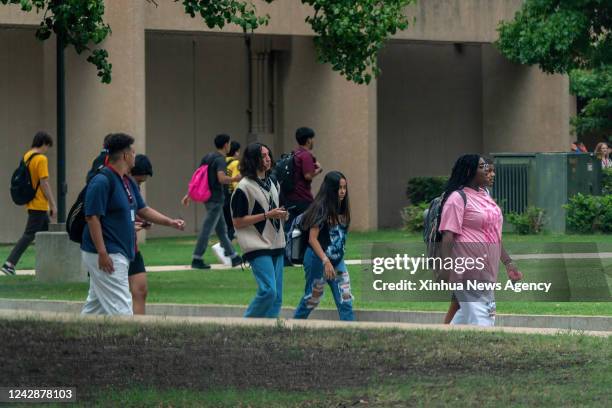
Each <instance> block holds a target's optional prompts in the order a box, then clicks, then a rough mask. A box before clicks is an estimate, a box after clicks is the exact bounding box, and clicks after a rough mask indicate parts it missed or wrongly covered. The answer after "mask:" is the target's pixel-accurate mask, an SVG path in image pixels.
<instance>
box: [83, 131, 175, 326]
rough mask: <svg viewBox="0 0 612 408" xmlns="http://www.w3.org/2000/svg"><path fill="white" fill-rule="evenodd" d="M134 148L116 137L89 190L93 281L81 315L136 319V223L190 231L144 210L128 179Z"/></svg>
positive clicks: (87, 253)
mask: <svg viewBox="0 0 612 408" xmlns="http://www.w3.org/2000/svg"><path fill="white" fill-rule="evenodd" d="M133 144H134V138H132V137H131V136H129V135H126V134H124V133H115V134H112V135H111V136H110V137H109V138H108V139H107V140H106V143H105V148H106V149H107V150H108V165H107V166H106V167H104V168H103V169H101V170H100V171H99V172H98V173H97V174H96V175H95V176H94V177H93V178H92V179H91V181H90V182H89V183H88V184H87V187H86V193H85V194H84V202H83V208H84V210H83V212H82V213H83V215H84V217H85V220H86V221H87V224H86V225H85V228H84V229H83V232H82V240H81V241H82V242H81V256H82V259H83V263H84V264H85V266H86V267H87V270H88V272H89V276H90V280H89V293H88V294H87V300H86V301H85V304H84V305H83V309H82V311H81V314H107V315H128V316H131V315H133V310H132V296H131V294H130V289H129V278H128V270H129V266H130V263H131V262H132V261H133V260H134V259H135V254H136V233H135V227H136V217H140V218H142V219H143V220H145V221H149V222H151V223H155V224H158V225H164V226H167V227H172V228H176V229H178V230H181V231H182V230H183V229H184V227H185V222H184V221H183V220H180V219H171V218H168V217H166V216H165V215H163V214H160V213H159V212H157V211H156V210H154V209H152V208H150V207H148V206H147V205H146V204H145V202H144V200H143V198H142V196H141V195H140V191H139V189H138V186H137V184H136V182H135V181H134V180H133V179H132V178H131V177H130V176H129V174H130V171H131V170H132V169H133V168H134V165H135V160H136V152H135V151H134V148H133ZM77 200H78V199H77ZM73 208H74V206H73ZM71 212H73V211H72V210H71ZM71 239H72V238H71Z"/></svg>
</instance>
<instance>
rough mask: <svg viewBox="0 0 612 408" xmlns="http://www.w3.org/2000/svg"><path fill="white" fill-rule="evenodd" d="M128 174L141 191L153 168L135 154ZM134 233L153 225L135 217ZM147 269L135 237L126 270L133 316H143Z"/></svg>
mask: <svg viewBox="0 0 612 408" xmlns="http://www.w3.org/2000/svg"><path fill="white" fill-rule="evenodd" d="M130 174H131V176H132V178H133V179H134V181H136V184H137V185H138V191H139V192H140V191H141V189H142V184H143V183H145V182H146V181H147V179H148V178H149V177H153V166H152V165H151V161H150V160H149V158H148V157H147V156H145V155H144V154H137V155H136V159H135V161H134V167H132V170H131V171H130ZM134 225H135V232H139V231H142V230H149V229H150V228H151V227H152V226H153V224H152V223H150V222H148V221H145V220H143V219H142V218H140V217H139V216H136V222H135V223H134ZM146 273H147V269H146V267H145V263H144V258H143V257H142V253H141V252H140V249H139V248H138V237H136V255H135V256H134V260H133V261H132V262H130V267H129V269H128V281H129V284H130V293H131V294H132V310H133V311H134V314H141V315H143V314H145V310H146V302H147V294H148V292H149V290H148V284H147V275H146Z"/></svg>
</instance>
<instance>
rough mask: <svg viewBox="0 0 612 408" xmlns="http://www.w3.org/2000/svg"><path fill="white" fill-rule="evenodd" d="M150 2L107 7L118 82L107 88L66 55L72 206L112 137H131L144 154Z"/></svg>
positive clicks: (81, 59)
mask: <svg viewBox="0 0 612 408" xmlns="http://www.w3.org/2000/svg"><path fill="white" fill-rule="evenodd" d="M146 4H147V3H146V2H140V1H135V2H106V3H105V6H106V11H105V20H106V21H107V22H108V23H109V24H110V26H111V27H112V30H113V31H112V34H110V36H109V37H108V38H107V39H106V40H105V41H104V42H103V43H102V44H101V46H102V47H104V48H105V49H106V50H107V51H108V52H109V58H110V63H111V64H112V65H113V67H112V82H111V83H110V84H108V85H107V84H102V83H101V82H100V79H99V78H98V77H97V75H96V70H95V67H94V66H93V65H91V64H89V63H88V62H87V61H86V58H85V56H84V55H77V54H76V53H75V52H74V51H72V50H69V51H67V52H66V92H67V97H66V105H67V107H66V122H67V125H66V140H67V146H66V147H67V150H66V156H67V169H66V170H67V171H66V176H67V182H68V197H67V205H68V206H70V205H72V203H73V202H74V200H75V199H76V196H77V195H78V193H79V191H80V190H81V188H82V187H83V186H84V183H85V175H86V174H87V170H88V169H89V167H90V165H91V161H92V160H93V158H94V157H95V156H96V155H97V154H98V152H99V151H100V149H101V147H102V141H103V139H104V136H105V135H106V134H108V133H111V132H124V133H128V134H130V135H131V136H133V137H134V138H135V139H136V144H135V148H136V151H137V152H144V151H145V147H146V143H145V142H146V138H145V31H144V7H145V5H146Z"/></svg>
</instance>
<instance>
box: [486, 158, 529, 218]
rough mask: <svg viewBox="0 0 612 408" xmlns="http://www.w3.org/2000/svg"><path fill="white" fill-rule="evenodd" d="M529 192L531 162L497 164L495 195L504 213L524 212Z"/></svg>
mask: <svg viewBox="0 0 612 408" xmlns="http://www.w3.org/2000/svg"><path fill="white" fill-rule="evenodd" d="M528 192H529V164H527V163H521V164H510V163H503V164H502V163H496V164H495V184H494V185H493V197H494V198H495V200H496V201H497V203H498V204H499V205H500V206H501V208H502V210H503V211H504V214H507V213H509V212H514V213H518V214H522V213H523V212H525V210H526V209H527V199H528V197H527V195H528Z"/></svg>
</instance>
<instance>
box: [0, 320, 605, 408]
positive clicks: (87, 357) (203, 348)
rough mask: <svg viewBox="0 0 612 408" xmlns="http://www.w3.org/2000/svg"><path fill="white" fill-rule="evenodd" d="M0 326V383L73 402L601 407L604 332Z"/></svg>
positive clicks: (86, 324)
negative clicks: (33, 386)
mask: <svg viewBox="0 0 612 408" xmlns="http://www.w3.org/2000/svg"><path fill="white" fill-rule="evenodd" d="M0 331H1V332H2V333H3V350H5V352H6V353H5V354H1V353H0V362H2V364H3V369H2V370H1V371H0V383H5V384H8V383H10V384H15V385H22V386H25V385H26V384H28V385H29V382H31V379H32V378H33V377H32V376H35V377H34V378H36V379H37V380H38V381H39V382H40V383H41V384H46V385H48V386H61V385H64V386H65V385H67V384H68V385H71V386H74V387H76V389H77V401H78V403H79V406H113V407H142V406H158V407H161V406H163V407H170V406H181V407H201V406H205V407H266V408H267V407H283V408H284V407H350V406H374V407H383V406H384V407H398V408H399V407H412V406H419V407H430V406H448V405H452V406H456V405H459V406H482V407H506V406H525V407H527V406H538V407H540V406H542V407H574V406H585V407H591V406H593V407H606V406H611V404H612V399H611V398H612V394H610V389H612V338H611V337H607V338H596V337H588V336H582V335H566V334H558V335H526V334H509V333H489V332H476V331H451V332H441V331H429V330H410V331H401V330H363V329H353V328H345V329H317V330H315V329H304V328H293V329H286V328H284V327H283V326H282V325H277V326H276V327H230V326H216V325H179V324H172V323H170V324H163V325H155V324H139V323H137V322H129V323H125V322H123V323H122V322H110V321H105V322H81V321H79V322H44V321H37V320H32V319H29V320H15V321H8V320H7V321H3V320H0ZM8 356H10V358H8ZM58 406H61V405H58Z"/></svg>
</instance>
